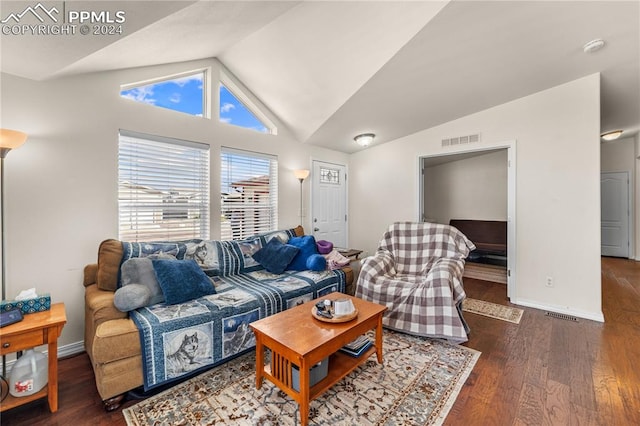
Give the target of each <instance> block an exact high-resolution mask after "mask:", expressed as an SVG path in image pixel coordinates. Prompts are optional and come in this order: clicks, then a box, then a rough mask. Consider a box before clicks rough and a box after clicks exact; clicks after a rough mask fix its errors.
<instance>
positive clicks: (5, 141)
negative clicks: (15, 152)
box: [0, 129, 27, 377]
mask: <svg viewBox="0 0 640 426" xmlns="http://www.w3.org/2000/svg"><path fill="white" fill-rule="evenodd" d="M26 140H27V134H26V133H22V132H18V131H17V130H10V129H0V220H1V221H2V225H1V226H2V228H1V230H2V236H1V237H0V240H2V246H1V248H0V250H2V299H1V300H5V299H6V295H7V294H6V293H7V292H6V289H5V285H6V282H5V277H6V271H7V266H6V264H5V251H4V247H5V246H4V238H5V235H6V233H5V231H4V157H6V156H7V154H8V153H9V151H11V150H12V149H14V148H17V147H19V146H20V145H22V144H23V143H25V141H26ZM6 375H7V358H6V357H5V355H2V377H5V376H6Z"/></svg>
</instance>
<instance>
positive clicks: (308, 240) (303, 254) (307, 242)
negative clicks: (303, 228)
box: [287, 235, 318, 271]
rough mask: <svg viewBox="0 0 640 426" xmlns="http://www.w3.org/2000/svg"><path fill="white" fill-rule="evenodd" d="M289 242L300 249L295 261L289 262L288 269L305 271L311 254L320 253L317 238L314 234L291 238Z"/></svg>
mask: <svg viewBox="0 0 640 426" xmlns="http://www.w3.org/2000/svg"><path fill="white" fill-rule="evenodd" d="M288 244H290V245H292V246H294V247H298V248H299V249H300V251H299V252H298V254H297V255H296V257H294V258H293V261H292V262H291V263H290V264H289V267H288V268H287V269H288V270H292V271H304V270H305V269H307V259H308V258H309V256H311V255H312V254H318V248H317V247H316V239H315V238H314V237H313V235H305V236H302V237H293V238H290V239H289V243H288Z"/></svg>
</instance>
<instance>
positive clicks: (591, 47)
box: [582, 38, 604, 53]
mask: <svg viewBox="0 0 640 426" xmlns="http://www.w3.org/2000/svg"><path fill="white" fill-rule="evenodd" d="M603 47H604V40H602V39H601V38H597V39H595V40H591V41H590V42H588V43H587V44H585V45H584V46H582V50H584V53H594V52H597V51H598V50H600V49H602V48H603Z"/></svg>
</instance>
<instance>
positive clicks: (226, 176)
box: [220, 147, 278, 240]
mask: <svg viewBox="0 0 640 426" xmlns="http://www.w3.org/2000/svg"><path fill="white" fill-rule="evenodd" d="M220 169H221V175H220V184H221V190H220V192H221V196H222V200H221V206H222V215H221V229H220V234H221V239H223V240H232V239H233V240H236V239H241V238H245V237H250V236H252V235H255V234H260V233H263V232H268V231H274V230H276V229H277V227H278V159H277V157H275V156H272V155H267V154H258V153H254V152H248V151H239V150H235V149H231V148H224V147H223V148H222V151H221V162H220Z"/></svg>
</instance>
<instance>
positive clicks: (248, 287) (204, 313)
mask: <svg viewBox="0 0 640 426" xmlns="http://www.w3.org/2000/svg"><path fill="white" fill-rule="evenodd" d="M211 279H212V281H213V282H214V284H215V287H216V292H217V294H213V295H209V296H205V297H202V298H199V299H196V300H192V301H189V302H186V303H182V304H178V305H166V304H164V303H160V304H157V305H152V306H150V307H147V308H140V309H138V310H137V311H132V312H131V317H132V318H133V320H134V321H135V323H136V325H137V326H138V329H139V330H140V338H141V342H142V359H143V370H144V388H145V390H148V389H152V388H155V387H157V386H160V385H163V384H166V383H169V382H172V381H175V380H178V379H181V378H183V377H185V376H188V375H192V374H194V373H195V372H198V371H200V370H204V369H206V368H209V367H211V366H214V365H217V364H221V363H223V362H225V361H227V360H229V359H231V358H233V357H235V356H237V355H239V354H241V353H244V352H246V351H248V350H250V349H251V348H253V347H255V337H254V335H253V332H252V331H251V328H250V327H249V323H251V322H252V321H256V320H258V319H260V318H265V317H267V316H269V315H273V314H275V313H277V312H280V311H283V310H285V309H288V308H290V307H292V306H296V305H298V304H301V303H304V302H307V301H309V300H312V299H314V298H317V297H321V296H323V295H325V294H328V293H331V292H334V291H339V292H344V291H345V274H344V272H343V271H341V270H335V271H321V272H312V271H300V272H294V271H286V272H285V273H284V274H281V275H274V274H271V273H269V272H267V271H265V270H258V271H253V272H245V273H242V274H238V275H229V276H215V277H211Z"/></svg>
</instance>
